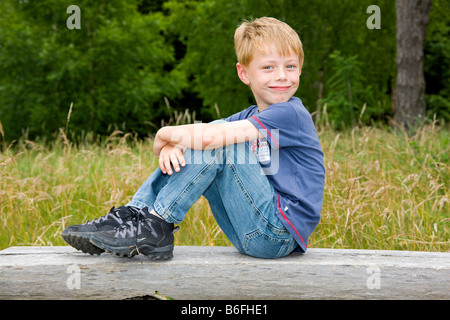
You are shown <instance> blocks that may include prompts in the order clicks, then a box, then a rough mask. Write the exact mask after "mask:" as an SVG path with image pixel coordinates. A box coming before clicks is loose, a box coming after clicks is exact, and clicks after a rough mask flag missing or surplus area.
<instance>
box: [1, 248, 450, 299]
mask: <svg viewBox="0 0 450 320" xmlns="http://www.w3.org/2000/svg"><path fill="white" fill-rule="evenodd" d="M156 291H157V292H158V293H159V294H160V295H163V296H168V297H171V298H174V299H281V300H287V299H449V298H450V253H446V252H413V251H381V250H344V249H315V248H311V249H309V250H308V252H307V253H306V254H298V253H294V254H292V255H290V256H289V257H286V258H282V259H278V260H265V259H256V258H252V257H248V256H245V255H242V254H240V253H238V252H237V251H236V249H234V248H233V247H189V246H186V247H184V246H177V247H175V250H174V258H173V259H172V260H170V261H165V262H151V261H149V260H147V259H146V258H145V256H142V255H139V256H136V257H134V258H131V259H128V258H119V257H116V256H113V255H110V254H105V253H104V254H102V255H100V256H90V255H87V254H84V253H81V252H78V251H76V250H75V249H73V248H71V247H11V248H8V249H5V250H2V251H0V299H126V298H133V297H140V296H149V295H150V296H151V295H154V294H155V292H156Z"/></svg>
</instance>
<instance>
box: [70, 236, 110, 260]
mask: <svg viewBox="0 0 450 320" xmlns="http://www.w3.org/2000/svg"><path fill="white" fill-rule="evenodd" d="M91 235H92V234H87V233H86V232H84V233H83V234H76V233H75V234H74V233H65V232H63V234H62V237H63V239H64V240H65V241H66V242H67V243H68V244H69V245H71V246H72V247H74V248H75V249H77V250H79V251H82V252H84V253H89V254H90V255H94V254H96V255H100V254H102V253H103V252H105V250H103V249H101V248H99V247H97V246H95V245H94V244H92V243H91V241H90V237H91Z"/></svg>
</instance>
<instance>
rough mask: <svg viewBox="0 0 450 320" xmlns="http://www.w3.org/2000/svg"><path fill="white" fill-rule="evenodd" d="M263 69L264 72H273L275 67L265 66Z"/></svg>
mask: <svg viewBox="0 0 450 320" xmlns="http://www.w3.org/2000/svg"><path fill="white" fill-rule="evenodd" d="M263 69H264V70H272V69H273V67H272V66H264V67H263Z"/></svg>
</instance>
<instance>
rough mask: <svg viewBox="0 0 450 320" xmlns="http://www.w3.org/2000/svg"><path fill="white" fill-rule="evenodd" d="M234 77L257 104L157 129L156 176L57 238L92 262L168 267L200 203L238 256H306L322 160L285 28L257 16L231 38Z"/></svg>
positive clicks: (298, 54) (298, 58)
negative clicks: (179, 233)
mask: <svg viewBox="0 0 450 320" xmlns="http://www.w3.org/2000/svg"><path fill="white" fill-rule="evenodd" d="M235 49H236V55H237V58H238V63H237V64H236V68H237V74H238V76H239V78H240V79H241V81H242V82H243V83H244V84H246V85H248V86H249V87H250V89H251V91H252V93H253V95H254V97H255V100H256V105H254V106H251V107H249V108H248V109H246V110H244V111H242V112H239V113H237V114H234V115H232V116H231V117H229V118H226V119H223V120H222V121H218V122H217V121H216V122H212V123H209V124H201V123H200V124H199V123H197V124H193V125H184V126H176V127H163V128H161V129H160V130H159V131H158V132H157V134H156V136H155V140H154V147H153V151H154V153H155V154H156V156H157V157H159V168H158V169H157V170H156V171H155V172H153V174H152V175H151V176H150V177H149V178H148V179H147V180H146V181H145V182H144V184H143V185H142V186H141V187H140V189H139V190H138V191H137V192H136V194H135V195H134V196H133V199H132V200H131V202H130V203H128V204H127V205H126V206H122V207H119V208H113V209H112V210H111V211H110V212H109V213H108V214H107V215H106V216H104V217H100V218H99V219H96V220H93V221H89V222H87V223H85V224H82V225H76V226H69V227H68V228H67V229H66V230H64V231H63V237H64V239H65V240H66V241H67V242H68V243H69V244H71V245H72V246H74V247H75V248H77V249H79V250H82V251H83V252H87V253H90V254H93V253H96V254H100V253H102V252H103V251H107V252H112V253H115V254H116V255H120V256H128V257H131V256H133V255H135V254H138V253H142V254H144V255H146V256H148V257H149V258H151V259H170V258H172V256H173V255H172V252H173V243H174V237H173V232H174V229H175V228H174V224H178V223H180V222H181V221H182V220H183V219H184V217H185V215H186V213H187V211H188V210H189V208H190V207H191V206H192V205H193V204H194V203H195V202H196V201H197V199H198V198H199V197H200V196H201V195H203V196H204V197H205V198H206V199H208V201H209V204H210V207H211V210H212V213H213V215H214V217H215V219H216V221H217V223H218V225H219V226H220V227H221V229H222V230H223V232H224V233H225V235H226V236H227V237H228V239H229V240H230V241H231V243H232V244H233V245H234V246H235V247H236V249H237V250H238V251H240V252H241V253H243V254H247V255H251V256H254V257H260V258H279V257H283V256H286V255H289V254H290V253H291V252H292V251H294V250H299V251H301V252H305V251H306V249H307V244H308V237H309V235H310V234H311V233H312V231H313V230H314V228H315V227H316V225H317V223H318V222H319V220H320V211H321V207H322V196H323V188H324V180H325V169H324V165H323V153H322V150H321V148H320V143H319V139H318V136H317V133H316V130H315V128H314V124H313V122H312V119H311V116H310V114H309V113H308V112H307V110H306V109H305V107H304V106H303V104H302V102H301V101H300V99H298V98H296V97H293V95H294V94H295V92H296V91H297V89H298V85H299V81H300V80H299V79H300V74H301V68H302V65H303V49H302V44H301V41H300V39H299V37H298V35H297V33H296V32H295V31H294V30H293V29H292V28H291V27H289V26H288V25H287V24H285V23H283V22H281V21H279V20H277V19H274V18H268V17H263V18H260V19H256V20H254V21H252V22H244V23H242V24H241V25H240V26H239V27H238V28H237V30H236V32H235Z"/></svg>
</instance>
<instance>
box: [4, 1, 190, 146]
mask: <svg viewBox="0 0 450 320" xmlns="http://www.w3.org/2000/svg"><path fill="white" fill-rule="evenodd" d="M77 3H78V6H80V8H82V11H81V29H80V30H76V29H74V30H70V29H68V28H67V27H66V19H67V18H68V17H69V15H70V14H66V9H67V7H68V6H69V5H70V2H69V1H63V0H59V1H53V0H52V1H50V0H49V1H39V2H34V1H30V2H28V1H22V2H7V3H3V2H2V5H1V6H2V8H1V10H2V15H3V18H2V19H0V21H1V22H0V28H1V29H0V32H1V36H2V50H1V51H0V74H1V75H2V77H1V78H0V87H1V90H0V106H1V107H0V121H1V122H2V124H3V127H4V131H5V134H6V136H7V138H8V137H9V138H17V137H19V136H20V135H21V134H22V132H21V130H24V129H25V128H27V130H28V134H29V136H30V137H35V136H36V135H50V134H52V133H53V132H57V130H58V128H60V127H64V126H65V123H66V121H67V115H68V110H69V106H70V104H71V102H73V103H74V106H73V111H72V113H71V118H70V130H71V131H72V132H75V133H78V134H79V133H81V132H83V131H86V132H90V131H93V132H96V133H99V134H107V133H108V128H109V127H110V126H111V125H114V124H115V125H118V126H120V128H121V129H123V130H126V131H136V132H138V133H140V134H145V133H147V132H148V130H149V126H148V125H146V122H151V121H154V120H155V119H156V116H157V114H158V109H159V107H160V105H163V97H164V96H167V97H176V96H177V95H179V94H180V92H181V91H180V88H181V87H182V86H183V83H184V81H185V80H184V77H183V75H182V74H180V73H179V72H178V71H177V70H172V71H167V70H166V69H167V65H171V64H173V63H174V61H175V59H174V48H173V47H172V46H171V45H170V44H169V43H167V42H166V41H165V38H164V36H163V33H164V31H165V29H166V28H167V24H166V22H165V21H164V19H163V15H162V14H161V13H158V12H156V13H151V14H147V15H142V14H140V13H139V12H138V11H137V10H136V7H137V1H134V2H130V1H128V0H115V1H108V2H92V1H78V2H77Z"/></svg>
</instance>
